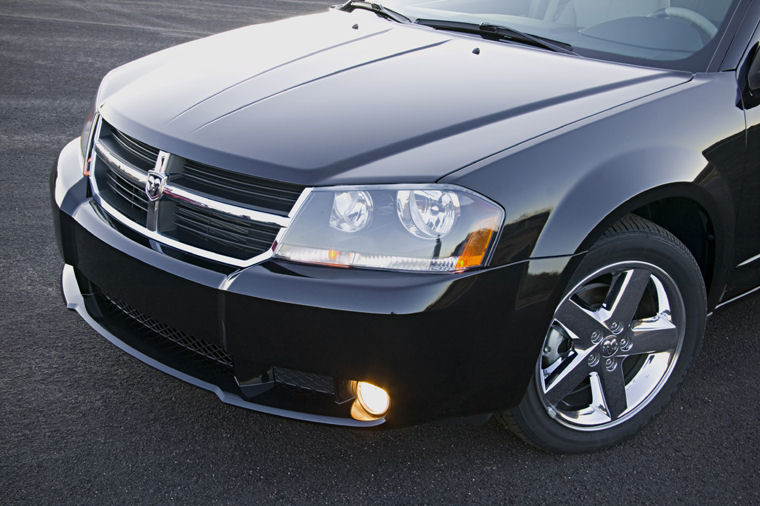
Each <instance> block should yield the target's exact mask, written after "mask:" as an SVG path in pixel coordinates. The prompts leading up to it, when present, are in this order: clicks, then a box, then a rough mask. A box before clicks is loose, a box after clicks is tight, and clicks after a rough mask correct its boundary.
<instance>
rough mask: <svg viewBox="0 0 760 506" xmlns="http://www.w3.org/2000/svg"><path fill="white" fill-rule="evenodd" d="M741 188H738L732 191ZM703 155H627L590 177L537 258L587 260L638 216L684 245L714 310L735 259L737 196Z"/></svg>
mask: <svg viewBox="0 0 760 506" xmlns="http://www.w3.org/2000/svg"><path fill="white" fill-rule="evenodd" d="M733 186H735V184H734V185H733ZM731 188H732V185H731V184H730V182H729V181H728V178H727V177H725V176H724V174H723V173H722V172H721V170H720V169H719V167H718V166H717V165H715V164H713V163H712V162H711V161H710V160H709V158H708V157H706V156H705V155H704V154H702V153H700V152H695V151H693V150H690V149H687V148H684V147H674V146H660V147H650V148H649V149H647V150H636V151H633V152H627V153H625V154H621V155H619V156H618V157H616V158H615V159H609V160H607V162H606V163H603V164H600V165H598V166H596V168H595V169H593V170H589V171H587V172H586V173H585V174H584V176H583V177H581V178H579V179H578V180H576V181H575V184H573V185H572V186H571V187H570V188H568V189H567V190H566V191H565V192H563V196H562V198H561V199H558V201H557V202H556V203H555V205H554V206H553V209H552V211H551V213H550V216H549V218H548V220H547V221H546V223H545V225H544V227H543V229H542V230H541V232H540V234H539V237H538V240H537V241H536V244H535V247H534V249H533V251H532V253H531V257H533V258H536V257H546V256H554V255H558V254H569V253H574V254H576V255H578V254H582V253H584V252H585V251H588V249H589V248H590V247H591V246H592V245H593V244H594V243H595V242H596V241H597V240H598V239H599V238H600V237H601V236H602V234H604V232H605V231H606V230H607V229H609V228H610V226H612V224H614V223H615V222H617V221H618V220H620V219H621V218H623V217H624V216H626V215H628V214H635V215H639V216H641V217H643V218H646V219H648V220H650V221H652V222H654V223H656V224H657V225H659V226H661V227H663V228H664V229H666V230H668V231H669V232H670V233H672V234H673V235H674V236H676V237H677V238H678V239H679V240H680V241H681V242H683V243H684V244H685V245H686V246H687V248H688V249H689V250H690V251H691V253H692V255H694V257H695V259H696V260H697V262H698V263H699V264H700V268H701V269H702V274H703V278H704V281H705V287H706V289H707V292H708V307H709V308H710V309H712V308H714V307H715V305H717V303H718V301H719V300H720V298H721V296H722V294H723V289H724V287H725V285H726V282H727V279H728V276H729V274H730V269H731V266H732V262H733V260H734V244H733V242H734V239H733V238H734V231H735V216H736V214H735V204H734V197H733V195H734V193H735V191H736V190H735V189H734V191H732V190H731Z"/></svg>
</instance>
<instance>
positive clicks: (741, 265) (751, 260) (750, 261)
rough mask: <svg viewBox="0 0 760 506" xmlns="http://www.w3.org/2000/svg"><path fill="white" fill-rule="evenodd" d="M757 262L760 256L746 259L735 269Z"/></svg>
mask: <svg viewBox="0 0 760 506" xmlns="http://www.w3.org/2000/svg"><path fill="white" fill-rule="evenodd" d="M758 260H760V255H755V256H753V257H752V258H748V259H746V260H745V261H743V262H742V263H740V264H739V265H737V266H736V268H737V269H738V268H739V267H744V266H745V265H749V264H751V263H752V262H756V261H758Z"/></svg>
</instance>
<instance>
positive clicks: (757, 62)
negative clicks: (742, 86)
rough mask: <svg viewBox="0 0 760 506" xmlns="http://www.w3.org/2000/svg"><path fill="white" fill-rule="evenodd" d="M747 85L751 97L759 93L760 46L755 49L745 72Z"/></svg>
mask: <svg viewBox="0 0 760 506" xmlns="http://www.w3.org/2000/svg"><path fill="white" fill-rule="evenodd" d="M747 85H748V87H749V91H750V93H752V94H753V95H754V94H755V93H757V92H758V91H760V46H758V47H756V48H755V55H754V56H753V57H752V63H751V64H750V66H749V70H748V71H747Z"/></svg>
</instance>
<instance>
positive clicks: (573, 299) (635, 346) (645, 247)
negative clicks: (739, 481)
mask: <svg viewBox="0 0 760 506" xmlns="http://www.w3.org/2000/svg"><path fill="white" fill-rule="evenodd" d="M706 308H707V302H706V295H705V285H704V280H703V278H702V274H701V272H700V269H699V266H698V265H697V263H696V261H695V260H694V257H693V256H692V255H691V253H690V252H689V250H688V249H687V248H686V247H685V246H684V245H683V244H682V243H681V242H680V241H679V240H678V239H677V238H676V237H674V236H673V235H672V234H671V233H669V232H668V231H666V230H665V229H663V228H661V227H659V226H657V225H655V224H654V223H652V222H650V221H647V220H645V219H643V218H640V217H638V216H633V215H629V216H626V217H625V218H623V219H622V220H621V221H619V222H617V223H616V224H615V225H613V226H612V227H611V228H610V229H609V230H608V231H607V232H606V233H605V234H604V235H603V236H602V237H601V238H600V239H599V240H598V241H597V242H596V243H595V244H594V246H593V247H592V248H591V249H590V251H589V252H588V253H587V254H586V256H585V258H584V259H583V260H582V261H581V263H580V265H579V266H578V268H577V270H576V271H575V273H574V274H573V276H572V278H571V280H570V282H569V283H568V287H567V290H566V291H565V295H564V297H563V298H562V300H561V302H560V303H559V305H558V306H557V309H556V311H555V313H554V318H553V321H552V322H551V324H550V326H549V330H548V331H547V334H546V337H545V339H544V344H543V347H542V350H541V355H540V356H539V359H538V362H537V364H536V369H535V373H534V375H533V377H532V379H531V382H530V384H529V386H528V388H527V390H526V392H525V395H524V397H523V399H522V401H521V402H520V404H519V405H518V406H517V407H516V408H514V409H511V410H509V411H505V412H504V413H501V414H500V416H499V417H498V418H499V419H500V420H501V421H502V422H503V423H504V424H506V425H507V426H508V427H509V428H510V429H512V430H514V431H515V432H516V433H517V434H518V435H519V436H521V437H522V438H523V439H525V440H527V441H528V442H530V443H533V444H535V445H536V446H538V447H540V448H543V449H545V450H549V451H553V452H561V453H580V452H589V451H594V450H599V449H601V448H604V447H607V446H610V445H614V444H616V443H619V442H621V441H623V440H625V439H626V438H628V437H630V436H632V435H633V434H635V433H636V432H638V431H639V429H641V427H642V426H644V425H645V424H646V423H647V422H649V421H650V420H651V419H652V418H653V417H654V416H655V415H656V414H657V413H658V412H659V411H660V410H661V409H662V408H663V407H664V406H665V405H666V404H667V403H668V402H669V400H670V398H671V396H672V394H673V393H674V392H675V391H676V389H677V388H678V385H679V384H680V383H681V381H682V380H683V378H684V376H685V374H686V371H687V369H688V368H689V366H690V364H691V362H692V360H693V359H694V356H695V355H696V353H697V351H698V349H699V346H700V343H701V340H702V336H703V334H704V327H705V318H706Z"/></svg>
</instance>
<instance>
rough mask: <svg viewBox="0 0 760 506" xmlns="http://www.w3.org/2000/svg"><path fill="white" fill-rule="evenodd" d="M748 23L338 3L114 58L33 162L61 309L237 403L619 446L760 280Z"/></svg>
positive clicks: (735, 14) (752, 10)
mask: <svg viewBox="0 0 760 506" xmlns="http://www.w3.org/2000/svg"><path fill="white" fill-rule="evenodd" d="M758 20H760V2H757V1H754V0H566V1H545V0H499V1H494V0H471V1H466V0H394V1H390V0H389V1H388V2H386V3H384V4H382V5H381V4H378V3H368V2H348V3H346V4H344V5H341V6H336V7H335V8H333V9H330V10H329V11H328V12H324V13H321V14H316V15H310V16H304V17H299V18H294V19H288V20H284V21H279V22H274V23H270V24H263V25H257V26H251V27H246V28H241V29H238V30H234V31H231V32H227V33H222V34H219V35H215V36H212V37H209V38H207V39H203V40H198V41H194V42H190V43H187V44H182V45H180V46H177V47H174V48H170V49H167V50H164V51H160V52H158V53H156V54H153V55H149V56H146V57H144V58H141V59H139V60H137V61H135V62H132V63H129V64H127V65H124V66H122V67H119V68H117V69H115V70H113V71H111V72H110V73H109V74H108V75H107V76H106V77H105V78H104V79H103V82H102V84H101V86H100V89H99V91H98V94H97V98H96V100H95V102H94V104H93V109H92V113H91V114H90V116H89V118H88V120H87V122H86V124H85V127H84V129H83V132H82V136H81V138H80V139H77V140H74V141H72V142H71V143H70V144H69V145H67V146H66V147H65V148H64V149H63V151H62V152H61V154H60V156H59V158H58V160H57V164H56V167H55V169H54V171H53V174H52V178H51V191H52V194H53V200H54V216H55V228H56V232H57V238H58V243H59V246H60V250H61V253H62V255H63V258H64V262H65V266H64V269H63V280H62V283H63V292H64V296H65V299H66V301H67V304H68V307H69V308H70V309H73V310H76V311H77V312H78V313H79V314H80V316H81V317H82V318H83V319H84V320H85V321H87V323H88V324H89V325H90V326H92V327H93V328H94V329H95V330H97V331H98V332H99V333H100V334H102V335H103V336H104V337H105V338H106V339H108V340H109V341H111V342H112V343H114V344H115V345H116V346H118V347H120V348H121V349H123V350H124V351H126V352H127V353H129V354H131V355H133V356H134V357H136V358H138V359H139V360H142V361H143V362H145V363H147V364H149V365H152V366H154V367H156V368H158V369H160V370H162V371H164V372H166V373H168V374H170V375H172V376H175V377H178V378H180V379H183V380H185V381H188V382H190V383H192V384H195V385H197V386H199V387H201V388H205V389H207V390H210V391H213V392H214V393H216V394H217V395H218V396H219V398H220V399H221V400H222V401H224V402H227V403H230V404H234V405H237V406H240V407H244V408H249V409H253V410H257V411H262V412H266V413H271V414H275V415H280V416H285V417H291V418H297V419H302V420H309V421H316V422H324V423H331V424H337V425H345V426H353V427H372V426H377V425H383V424H386V425H402V424H410V423H416V422H421V421H425V420H431V419H436V418H466V419H470V420H482V419H485V418H486V417H487V416H490V414H491V413H494V412H496V413H497V416H498V418H499V420H501V421H503V423H504V424H505V425H506V426H508V427H510V428H512V429H514V430H515V431H517V433H518V434H520V435H521V436H522V437H524V438H525V439H527V440H528V441H530V442H533V443H535V444H537V445H539V446H541V447H543V448H546V449H550V450H553V451H563V452H577V451H589V450H594V449H598V448H601V447H604V446H607V445H610V444H613V443H616V442H618V441H620V440H622V439H624V438H626V437H628V436H630V435H632V434H633V433H635V432H636V431H637V430H638V429H639V428H640V427H641V426H642V425H644V424H645V423H646V422H647V421H649V420H650V419H651V418H652V417H653V416H654V415H655V414H656V413H657V412H658V411H660V410H661V409H662V407H663V406H664V405H665V404H666V403H667V402H668V400H669V398H670V397H671V396H672V395H673V393H674V392H675V390H676V388H677V386H678V384H679V383H680V382H681V381H682V380H683V379H684V376H685V374H686V370H687V369H688V368H689V365H690V364H691V363H692V362H693V360H694V357H695V354H696V353H697V352H698V350H699V346H700V340H701V338H702V335H703V333H704V326H705V321H706V319H707V317H708V316H709V315H710V314H711V313H712V312H713V311H715V310H716V309H718V308H720V307H723V306H724V305H726V304H728V303H730V302H732V301H734V300H736V299H738V298H740V297H742V296H745V295H748V294H751V293H752V292H754V291H757V290H758V289H759V288H760V226H758V222H759V221H760V156H758V152H759V150H760V129H758V124H759V123H760V112H759V111H760V108H757V107H756V106H757V105H758V104H760V100H759V99H758V96H759V94H760V56H757V52H758V41H759V40H760V32H759V31H758Z"/></svg>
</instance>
